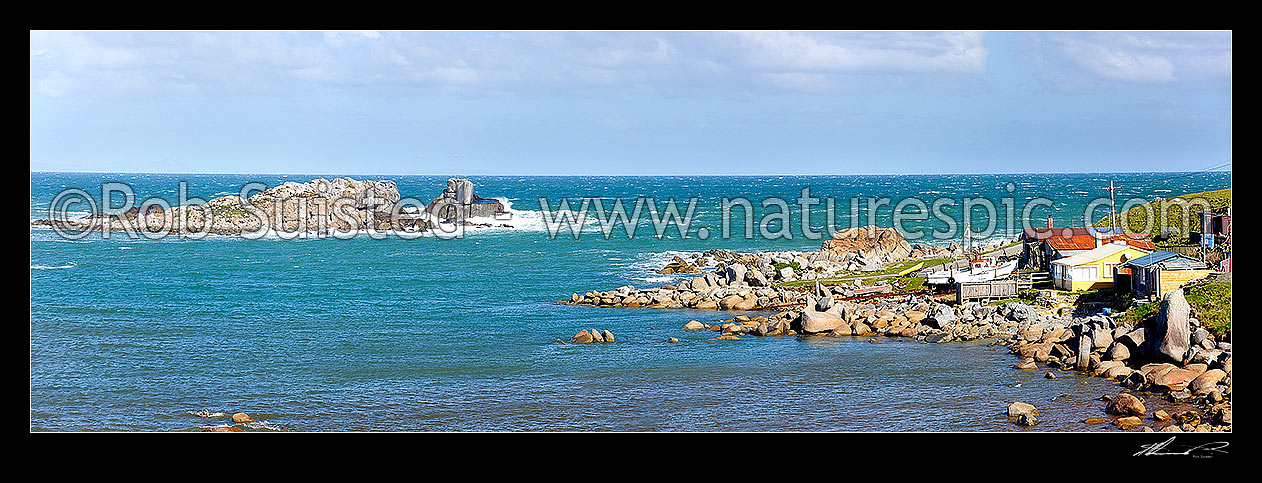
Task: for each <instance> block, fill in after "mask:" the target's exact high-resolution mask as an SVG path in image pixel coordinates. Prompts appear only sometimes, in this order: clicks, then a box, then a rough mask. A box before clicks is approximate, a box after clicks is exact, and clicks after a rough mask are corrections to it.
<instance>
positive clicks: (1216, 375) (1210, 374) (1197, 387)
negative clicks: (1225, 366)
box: [1187, 369, 1227, 396]
mask: <svg viewBox="0 0 1262 483" xmlns="http://www.w3.org/2000/svg"><path fill="white" fill-rule="evenodd" d="M1224 377H1227V373H1226V372H1224V371H1223V370H1222V369H1210V370H1208V371H1205V372H1204V373H1202V374H1201V375H1199V376H1196V379H1192V382H1191V383H1189V384H1188V386H1187V387H1188V390H1190V391H1192V394H1195V395H1197V396H1203V395H1206V394H1209V393H1210V391H1213V390H1214V389H1215V388H1217V387H1218V382H1219V381H1221V380H1223V378H1224Z"/></svg>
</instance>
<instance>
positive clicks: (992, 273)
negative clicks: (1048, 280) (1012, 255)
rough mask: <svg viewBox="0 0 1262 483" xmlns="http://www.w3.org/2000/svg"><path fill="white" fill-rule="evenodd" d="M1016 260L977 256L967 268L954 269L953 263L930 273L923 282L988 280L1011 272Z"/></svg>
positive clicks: (953, 283)
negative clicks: (948, 266) (946, 267)
mask: <svg viewBox="0 0 1262 483" xmlns="http://www.w3.org/2000/svg"><path fill="white" fill-rule="evenodd" d="M1016 268H1017V261H1016V260H1009V261H1006V262H1005V261H1002V260H999V259H998V258H995V257H977V258H974V259H973V260H972V261H970V262H969V264H968V267H967V268H962V269H958V270H957V269H956V268H955V264H951V267H950V268H948V269H946V270H939V271H937V272H933V273H930V274H929V276H928V277H926V280H925V283H928V284H930V285H955V284H956V283H973V282H990V281H992V280H999V279H1003V278H1005V277H1007V276H1008V275H1011V274H1012V271H1013V270H1016Z"/></svg>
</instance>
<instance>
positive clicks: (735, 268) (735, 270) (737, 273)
mask: <svg viewBox="0 0 1262 483" xmlns="http://www.w3.org/2000/svg"><path fill="white" fill-rule="evenodd" d="M746 271H747V270H746V268H745V266H744V265H741V264H739V263H734V264H732V265H729V266H728V267H727V269H726V270H724V271H723V274H724V276H725V277H726V278H727V283H728V284H731V283H733V282H744V281H745V272H746Z"/></svg>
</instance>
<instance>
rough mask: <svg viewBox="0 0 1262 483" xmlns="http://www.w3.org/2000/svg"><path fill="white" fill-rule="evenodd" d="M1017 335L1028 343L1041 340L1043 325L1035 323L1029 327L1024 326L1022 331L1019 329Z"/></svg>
mask: <svg viewBox="0 0 1262 483" xmlns="http://www.w3.org/2000/svg"><path fill="white" fill-rule="evenodd" d="M1017 335H1019V336H1020V337H1021V338H1022V339H1025V340H1028V341H1030V342H1034V341H1037V340H1042V339H1043V324H1041V323H1038V322H1035V323H1032V324H1030V325H1027V326H1025V328H1024V329H1021V331H1020V332H1018V333H1017Z"/></svg>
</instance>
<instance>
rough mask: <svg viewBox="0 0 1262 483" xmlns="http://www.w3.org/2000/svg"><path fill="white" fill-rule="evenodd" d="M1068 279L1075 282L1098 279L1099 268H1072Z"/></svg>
mask: <svg viewBox="0 0 1262 483" xmlns="http://www.w3.org/2000/svg"><path fill="white" fill-rule="evenodd" d="M1070 277H1071V278H1072V279H1073V280H1074V281H1075V282H1082V281H1091V280H1099V279H1100V267H1095V266H1091V267H1074V268H1073V272H1072V274H1071V275H1070Z"/></svg>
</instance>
